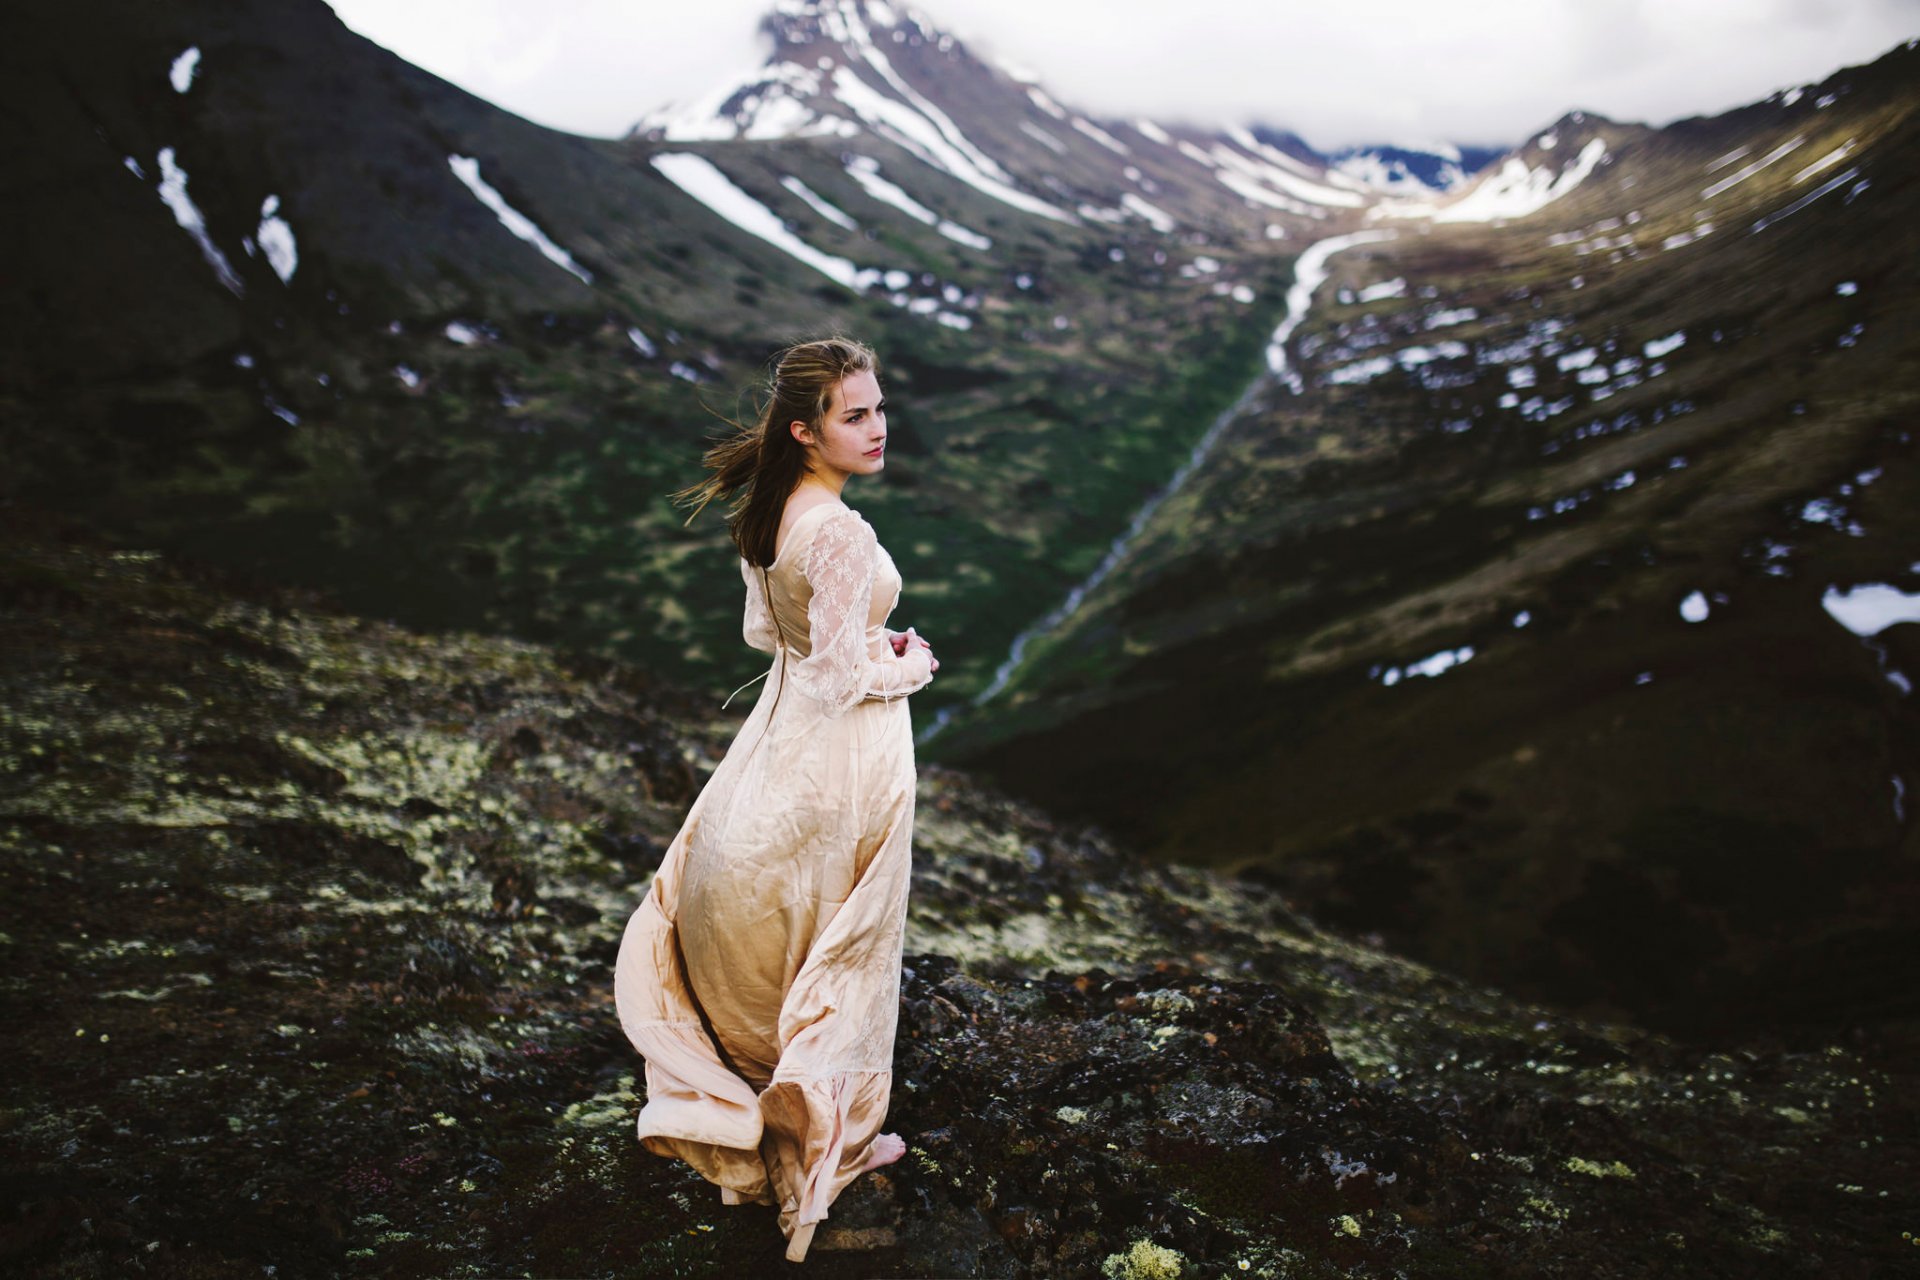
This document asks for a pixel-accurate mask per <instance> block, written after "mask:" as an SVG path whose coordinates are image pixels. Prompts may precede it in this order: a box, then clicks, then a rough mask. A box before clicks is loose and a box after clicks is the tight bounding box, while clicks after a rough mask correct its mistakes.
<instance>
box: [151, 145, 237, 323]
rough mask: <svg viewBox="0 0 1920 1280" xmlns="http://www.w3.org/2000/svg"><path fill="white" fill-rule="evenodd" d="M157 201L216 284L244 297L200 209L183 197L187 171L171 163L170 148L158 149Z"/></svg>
mask: <svg viewBox="0 0 1920 1280" xmlns="http://www.w3.org/2000/svg"><path fill="white" fill-rule="evenodd" d="M160 199H161V200H162V201H164V202H165V204H166V206H167V208H169V209H171V210H173V220H174V221H175V222H178V223H179V224H180V225H181V226H182V227H183V228H185V229H186V232H187V234H188V235H190V236H192V237H193V241H194V243H195V244H197V245H199V246H200V256H201V257H203V258H205V259H206V260H207V265H208V266H210V267H212V268H213V273H214V275H216V276H218V277H219V279H220V283H221V284H223V285H225V286H226V287H227V288H228V289H230V290H231V291H232V292H233V293H234V295H235V296H236V297H245V296H246V292H247V287H246V286H245V285H244V284H242V283H241V282H240V276H239V274H238V273H237V272H235V271H234V269H233V266H232V264H231V263H229V262H228V261H227V255H226V254H224V253H222V252H220V246H219V245H217V244H215V243H214V242H213V237H212V236H211V235H209V234H208V233H207V219H206V216H205V215H204V214H202V213H201V212H200V206H199V205H197V204H195V203H194V202H193V198H192V197H191V196H189V195H188V194H187V171H186V170H185V169H182V168H181V167H180V166H179V165H178V164H175V163H174V159H173V148H172V147H162V148H160Z"/></svg>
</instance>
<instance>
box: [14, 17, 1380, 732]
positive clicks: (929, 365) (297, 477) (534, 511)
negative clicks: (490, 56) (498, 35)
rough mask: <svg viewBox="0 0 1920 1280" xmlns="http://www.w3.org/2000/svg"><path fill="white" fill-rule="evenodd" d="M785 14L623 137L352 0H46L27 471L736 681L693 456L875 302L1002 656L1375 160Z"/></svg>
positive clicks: (936, 600)
mask: <svg viewBox="0 0 1920 1280" xmlns="http://www.w3.org/2000/svg"><path fill="white" fill-rule="evenodd" d="M768 25H769V30H770V31H771V32H772V33H774V34H775V35H776V36H777V38H778V44H777V47H776V50H775V53H774V55H773V57H772V58H771V59H770V61H769V63H768V65H767V66H766V67H765V68H763V69H760V70H758V71H755V72H753V73H751V74H749V75H748V76H747V83H746V85H745V86H744V87H741V86H735V85H729V86H723V87H722V91H721V92H720V94H719V102H718V103H717V105H715V106H714V107H713V110H712V111H711V112H710V113H707V114H705V115H702V114H700V113H698V112H693V108H691V107H688V108H683V109H682V110H681V111H680V112H679V113H678V114H677V115H676V116H675V120H676V121H678V123H677V124H675V125H673V126H672V127H665V126H662V127H660V128H658V129H651V130H642V131H638V132H636V133H635V135H634V136H632V137H630V138H628V139H625V140H605V139H591V138H582V137H577V136H574V135H570V134H566V133H561V132H557V131H554V130H551V129H546V128H542V127H539V126H536V125H533V124H531V123H529V122H527V121H525V120H522V119H520V118H519V117H517V116H514V115H512V114H511V113H509V112H505V111H502V110H500V109H498V108H495V107H493V106H491V105H489V104H487V103H485V102H483V101H481V100H479V99H477V98H475V97H473V96H472V95H471V94H468V93H466V92H464V91H462V90H460V89H458V88H456V87H455V86H452V85H450V84H447V83H446V82H444V81H441V80H439V79H438V78H436V77H434V76H432V75H430V74H428V73H426V72H424V71H421V70H420V69H418V68H416V67H413V66H411V65H409V64H407V63H406V62H404V61H402V60H401V59H399V58H397V57H395V56H394V55H392V54H391V53H389V52H387V51H386V50H384V49H382V48H380V47H378V46H377V45H374V44H372V43H371V42H369V41H367V40H365V39H363V38H361V37H360V36H358V35H355V34H354V33H353V32H351V31H349V30H347V29H346V28H345V27H344V26H342V25H341V24H340V23H339V22H338V20H337V19H336V18H335V17H334V16H333V13H332V11H331V10H330V9H328V8H327V6H326V5H325V4H323V3H321V0H292V2H290V3H272V4H269V3H265V0H245V2H242V3H225V2H223V3H219V4H214V3H210V2H201V0H195V2H192V3H181V4H169V5H164V6H155V5H151V4H144V3H135V2H134V0H108V2H106V3H103V4H100V5H93V6H87V7H84V8H74V7H71V6H68V7H64V8H62V7H58V6H56V7H52V8H49V9H45V10H43V11H41V12H38V13H37V14H36V15H35V17H34V19H33V21H32V22H30V23H23V24H22V27H21V35H22V40H21V41H19V42H17V49H18V51H19V52H20V57H19V63H20V66H21V71H20V74H18V75H16V76H13V77H9V78H7V80H6V82H5V83H4V84H3V85H0V96H3V97H4V101H5V102H6V103H7V105H8V106H9V107H10V108H11V110H12V113H13V114H14V115H15V116H16V118H19V119H31V120H33V121H35V128H34V129H33V130H32V131H31V132H30V133H29V134H27V135H25V136H24V137H23V140H22V147H21V149H20V154H19V156H18V157H17V159H16V162H15V172H16V175H17V180H18V185H19V187H20V191H21V194H20V196H19V198H18V200H17V202H16V205H15V212H16V215H17V220H18V221H19V224H20V226H21V229H22V230H21V234H20V235H18V236H16V237H11V238H9V239H8V240H7V242H6V243H5V245H4V246H0V264H4V267H5V270H6V272H7V275H8V278H9V279H10V280H13V281H16V282H17V286H16V287H15V288H12V289H9V290H8V291H7V293H6V295H5V297H4V299H0V331H4V333H5V334H6V336H7V339H8V340H7V342H6V343H5V344H0V345H4V354H0V362H3V363H0V368H4V374H0V449H3V450H4V452H5V455H6V456H7V458H8V460H9V463H10V464H11V465H10V466H9V467H8V468H7V469H6V472H5V474H4V475H0V494H11V495H24V494H33V495H36V496H37V497H38V498H39V499H40V500H43V501H48V502H52V503H56V504H58V505H60V506H62V507H63V508H64V509H66V510H68V511H70V512H72V513H73V514H74V515H75V516H76V517H84V518H85V519H87V520H88V521H89V522H91V523H93V524H94V525H96V526H97V527H109V528H113V529H116V530H118V531H120V532H122V533H124V534H125V535H126V536H129V537H136V538H138V539H139V540H141V541H143V542H144V543H147V544H150V545H156V546H162V547H170V548H173V549H176V550H179V551H183V552H186V553H190V554H193V555H196V556H200V557H202V558H206V559H209V560H214V561H217V562H221V563H227V564H230V565H233V566H236V567H240V568H244V569H247V570H250V571H253V572H257V573H260V574H262V575H264V576H272V577H279V578H282V579H285V580H289V581H298V582H304V583H307V584H309V585H312V586H316V587H323V588H326V589H328V590H331V591H334V592H336V593H338V594H339V595H340V597H341V598H342V599H343V600H345V601H348V602H351V603H352V604H353V606H354V607H356V608H358V609H360V610H362V611H364V612H367V613H369V614H372V615H374V616H381V617H390V618H393V619H395V620H400V621H406V622H410V623H412V624H415V625H421V626H428V627H439V626H449V627H462V628H478V629H484V630H490V631H496V632H501V633H510V634H517V635H522V636H530V637H535V638H542V639H551V640H555V641H560V642H564V643H567V644H571V645H574V646H577V647H579V648H581V649H584V650H591V651H595V652H599V653H601V654H603V655H606V656H610V657H616V658H622V659H625V660H630V661H636V662H642V663H645V664H646V665H648V666H650V667H652V668H654V669H656V670H660V671H663V672H667V673H671V674H673V675H675V676H676V677H678V678H680V679H683V680H686V681H689V682H695V683H698V684H700V685H702V686H703V687H706V688H709V689H712V690H716V691H720V692H724V691H725V690H727V689H730V688H732V687H733V686H735V685H737V684H738V683H740V681H741V680H744V679H746V678H748V677H749V676H750V675H752V674H753V668H752V665H751V661H750V659H751V657H752V655H750V654H744V653H742V652H740V651H738V650H736V649H734V648H732V647H724V648H723V647H717V646H716V645H715V643H714V640H713V637H714V636H715V635H716V634H727V633H728V625H727V620H728V619H729V618H730V617H731V616H732V615H733V614H735V613H736V612H737V610H738V607H739V601H738V599H737V595H738V592H737V587H738V582H737V579H736V578H735V576H734V575H733V574H732V572H731V568H730V565H731V557H730V554H729V551H728V547H729V544H728V543H727V542H726V539H725V535H724V530H723V528H722V527H721V518H720V516H721V513H720V512H718V511H717V510H716V511H712V512H709V513H708V514H707V515H706V516H705V517H704V518H702V519H701V520H700V521H698V522H696V524H695V525H694V526H693V527H692V528H691V529H688V528H685V527H683V519H684V512H681V511H678V510H676V509H675V508H673V507H672V506H671V505H670V504H669V503H668V501H667V498H666V495H667V494H668V493H669V492H670V491H672V490H674V489H677V488H679V487H681V486H683V485H685V484H687V483H689V482H690V481H692V480H693V479H696V478H698V476H699V474H700V472H699V468H698V455H699V454H700V452H701V450H702V449H703V448H704V446H705V444H706V442H707V440H708V438H709V437H710V436H712V435H713V434H714V433H716V432H717V431H719V430H721V429H722V424H721V421H720V417H719V415H722V414H725V415H744V414H746V413H748V412H750V411H751V409H752V407H753V406H752V404H751V403H750V402H749V401H748V400H746V399H744V398H743V397H742V396H741V394H740V393H741V392H742V391H743V390H744V389H746V388H749V387H751V386H752V385H753V384H754V382H755V380H756V379H758V378H760V377H761V376H762V374H763V364H764V362H765V361H766V359H767V358H768V356H769V355H770V354H771V353H772V352H773V351H774V350H775V349H776V348H777V347H778V346H780V345H781V344H783V343H785V342H788V341H792V340H794V339H797V338H800V337H805V336H809V335H817V334H820V333H824V332H827V331H830V330H836V329H838V330H844V331H848V332H852V333H855V334H859V335H862V336H864V337H866V338H867V339H869V340H870V341H872V342H873V343H874V345H875V346H876V347H877V348H878V349H879V350H880V352H881V353H882V356H883V358H884V360H885V369H886V376H887V383H888V388H889V393H890V396H891V397H892V399H893V400H894V401H895V403H897V404H898V406H899V409H898V412H896V413H895V414H893V415H892V417H891V422H890V425H891V427H892V431H893V439H892V448H891V450H890V453H889V461H888V466H887V470H886V473H885V476H884V479H881V480H878V481H874V482H869V483H867V484H866V486H865V490H864V491H863V492H862V493H861V494H860V495H859V496H858V502H859V504H860V505H861V506H862V507H863V509H864V510H866V511H867V512H868V513H869V515H870V516H871V517H872V518H873V520H874V522H875V524H876V526H878V527H879V528H880V529H881V530H882V531H883V532H884V534H885V535H886V538H887V543H888V547H889V550H890V551H891V552H892V553H893V555H894V557H895V559H896V561H897V562H898V563H899V565H900V567H901V570H902V572H903V574H904V575H905V576H906V578H907V580H908V581H910V582H912V583H913V584H914V587H915V590H914V593H913V596H912V597H911V598H912V601H913V604H914V608H915V615H914V616H913V617H912V618H911V619H908V620H909V621H911V622H913V623H914V624H915V625H917V626H919V627H920V629H921V630H922V631H924V632H925V633H927V634H929V635H937V636H940V637H943V638H944V639H945V640H946V642H947V644H946V649H945V652H946V653H947V654H948V655H950V656H949V657H948V658H947V659H946V660H944V661H943V664H942V676H943V679H942V681H941V689H940V692H939V693H937V694H934V695H932V701H934V702H939V701H942V700H954V699H957V698H959V697H961V696H963V695H964V694H966V693H967V692H970V691H973V690H975V689H978V688H980V687H983V686H984V685H985V684H986V683H987V681H988V679H989V677H990V676H991V674H992V671H993V668H994V666H995V664H996V663H997V662H998V660H999V655H1000V654H1002V653H1004V651H1005V650H1006V647H1007V645H1008V644H1009V643H1010V642H1011V640H1012V638H1013V637H1014V635H1015V634H1016V633H1017V632H1018V631H1019V630H1020V629H1021V628H1022V627H1024V626H1025V625H1027V624H1028V623H1030V622H1031V621H1032V620H1033V618H1035V617H1037V616H1038V615H1040V614H1041V613H1043V612H1044V611H1045V610H1046V608H1047V607H1048V605H1049V603H1050V602H1051V601H1053V600H1055V599H1057V598H1058V597H1059V596H1061V595H1063V594H1064V593H1065V592H1066V591H1067V590H1068V589H1069V587H1070V586H1071V585H1072V583H1073V582H1074V581H1076V580H1077V579H1078V578H1080V577H1082V576H1084V575H1085V574H1086V573H1087V572H1088V571H1090V570H1091V569H1092V567H1093V566H1094V564H1095V563H1097V562H1098V560H1099V558H1100V556H1101V555H1102V554H1103V552H1104V550H1105V547H1106V545H1107V544H1108V542H1109V541H1110V540H1111V539H1112V538H1113V537H1114V536H1115V535H1116V534H1118V533H1119V532H1120V531H1121V530H1122V529H1123V528H1124V527H1125V526H1126V523H1127V521H1128V519H1129V517H1130V516H1131V515H1132V513H1133V512H1134V511H1135V510H1136V509H1137V508H1138V506H1139V505H1140V503H1141V502H1142V501H1143V500H1144V498H1145V497H1146V496H1147V495H1148V494H1150V493H1151V492H1152V491H1153V490H1154V489H1155V488H1157V487H1158V486H1159V485H1160V484H1162V483H1163V482H1164V481H1165V479H1166V477H1167V476H1168V475H1169V474H1170V473H1171V472H1172V470H1173V469H1174V468H1175V467H1177V466H1178V464H1179V460H1180V459H1181V458H1182V457H1183V456H1184V455H1185V454H1186V452H1187V451H1188V450H1189V449H1190V448H1191V447H1192V446H1193V444H1194V442H1195V441H1196V440H1197V439H1198V438H1199V437H1200V436H1201V434H1202V433H1203V432H1204V431H1205V429H1206V428H1207V426H1208V424H1209V422H1210V421H1211V420H1212V419H1213V418H1214V417H1215V416H1216V415H1217V414H1218V413H1219V412H1221V411H1222V410H1224V409H1225V408H1227V407H1228V406H1229V405H1231V404H1232V403H1233V401H1234V400H1235V398H1236V397H1237V396H1238V395H1239V393H1240V391H1241V390H1242V389H1243V387H1244V386H1245V384H1246V382H1247V381H1248V379H1249V378H1250V377H1251V376H1252V375H1253V374H1254V373H1255V372H1256V371H1257V370H1258V369H1259V368H1260V366H1261V351H1262V347H1263V344H1264V342H1265V340H1266V337H1267V335H1268V334H1269V333H1270V332H1271V330H1272V328H1273V327H1274V325H1275V323H1277V319H1278V317H1279V316H1280V314H1281V313H1282V312H1283V310H1284V306H1285V299H1284V294H1285V290H1286V286H1287V281H1288V279H1289V271H1290V262H1291V259H1292V257H1293V255H1294V254H1295V253H1296V252H1297V251H1298V246H1299V244H1300V243H1301V242H1302V241H1303V239H1304V238H1306V237H1308V236H1310V235H1317V234H1319V230H1320V228H1322V227H1323V226H1333V225H1336V224H1342V223H1343V221H1344V220H1351V219H1352V218H1353V217H1356V216H1357V215H1358V212H1359V210H1360V208H1361V206H1363V205H1365V204H1366V203H1368V202H1369V201H1372V200H1374V199H1377V198H1379V197H1378V193H1377V192H1373V191H1371V190H1370V189H1369V188H1366V187H1365V185H1364V184H1362V183H1360V182H1358V181H1357V180H1354V179H1351V178H1344V177H1342V176H1341V175H1338V174H1336V173H1327V172H1324V171H1323V170H1322V169H1321V168H1318V167H1316V166H1315V164H1314V163H1313V162H1311V161H1310V160H1303V159H1301V158H1299V157H1298V156H1296V155H1294V154H1293V153H1291V152H1289V151H1285V150H1282V149H1281V148H1279V147H1275V146H1272V145H1269V144H1268V143H1266V142H1263V141H1261V140H1260V139H1257V138H1254V137H1253V136H1252V135H1250V134H1243V135H1241V136H1240V137H1238V138H1237V139H1235V138H1230V137H1227V136H1225V135H1220V136H1212V135H1206V134H1202V133H1199V132H1197V131H1193V130H1169V129H1161V128H1160V127H1159V126H1157V125H1155V124H1154V123H1153V122H1151V121H1148V120H1139V121H1134V122H1131V123H1123V122H1113V121H1109V122H1105V123H1104V124H1100V123H1095V122H1094V121H1092V120H1089V119H1088V118H1086V117H1085V116H1083V115H1081V114H1079V113H1077V112H1074V111H1073V110H1071V109H1070V108H1069V107H1067V106H1064V105H1062V104H1061V103H1059V102H1057V101H1055V100H1054V99H1053V98H1051V97H1050V96H1049V95H1048V94H1047V93H1046V92H1045V90H1044V89H1042V88H1041V87H1040V86H1039V85H1038V84H1035V83H1032V82H1031V81H1024V80H1017V79H1015V78H1014V77H1013V76H1012V75H1010V74H1008V73H1007V72H1005V71H1003V70H1001V69H998V68H995V67H993V66H991V65H990V64H987V63H985V62H982V61H981V60H979V59H977V58H975V57H974V56H973V55H972V54H971V53H970V52H969V51H968V50H967V48H966V46H965V45H964V44H962V43H960V42H958V41H955V40H953V39H952V38H951V37H949V36H946V35H944V34H942V33H940V32H938V31H937V30H935V29H933V28H931V27H929V26H927V25H926V24H925V23H924V22H923V21H921V20H919V19H917V18H907V17H903V16H900V15H899V14H897V13H895V12H894V11H893V10H891V9H889V8H887V7H886V6H884V5H862V4H856V3H851V2H850V0H849V2H846V3H842V2H840V0H834V2H832V3H806V4H790V5H786V6H784V7H783V8H782V9H781V10H779V11H777V12H775V13H774V14H772V15H771V16H770V17H769V19H768ZM633 92H634V95H635V114H636V116H637V115H639V113H640V112H641V111H642V110H643V109H644V108H645V106H646V105H648V104H649V103H651V102H653V101H655V100H657V95H656V94H654V93H653V92H651V91H650V90H649V89H648V88H647V84H646V82H645V79H644V77H640V78H637V79H636V82H635V84H634V86H633ZM690 112H692V114H691V115H689V113H690ZM961 120H964V121H965V122H966V124H965V129H964V130H963V129H962V128H961V127H960V126H959V125H958V124H956V123H955V122H956V121H961Z"/></svg>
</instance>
